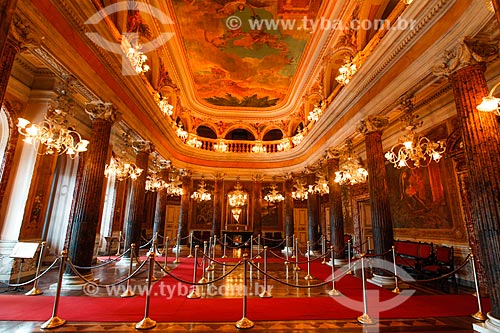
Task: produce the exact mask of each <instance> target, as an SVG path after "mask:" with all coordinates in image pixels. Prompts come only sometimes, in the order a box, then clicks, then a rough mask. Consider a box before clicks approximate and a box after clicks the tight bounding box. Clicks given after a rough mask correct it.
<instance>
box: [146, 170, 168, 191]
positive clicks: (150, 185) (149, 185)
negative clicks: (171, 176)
mask: <svg viewBox="0 0 500 333" xmlns="http://www.w3.org/2000/svg"><path fill="white" fill-rule="evenodd" d="M167 186H168V184H167V182H166V181H164V180H163V179H162V178H161V177H160V176H159V175H158V172H156V171H153V172H152V173H150V174H149V175H148V176H147V178H146V191H150V192H157V191H161V190H163V189H165V188H167Z"/></svg>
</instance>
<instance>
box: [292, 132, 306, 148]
mask: <svg viewBox="0 0 500 333" xmlns="http://www.w3.org/2000/svg"><path fill="white" fill-rule="evenodd" d="M303 139H304V134H303V131H301V130H300V129H298V131H297V134H295V135H294V136H293V137H292V143H293V145H294V146H298V145H299V144H300V143H301V142H302V140H303Z"/></svg>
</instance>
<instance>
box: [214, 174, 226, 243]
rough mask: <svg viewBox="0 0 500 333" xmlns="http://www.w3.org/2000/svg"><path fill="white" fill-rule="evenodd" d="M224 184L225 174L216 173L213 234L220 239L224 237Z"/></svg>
mask: <svg viewBox="0 0 500 333" xmlns="http://www.w3.org/2000/svg"><path fill="white" fill-rule="evenodd" d="M223 184H224V175H223V174H220V173H218V174H216V175H215V181H214V196H213V198H214V216H213V219H212V236H213V235H216V236H217V238H218V239H221V237H222V232H221V229H222V203H223V202H224V200H223V199H224V198H223V196H224V194H223V193H222V189H223Z"/></svg>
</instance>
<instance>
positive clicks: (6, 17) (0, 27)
mask: <svg viewBox="0 0 500 333" xmlns="http://www.w3.org/2000/svg"><path fill="white" fill-rule="evenodd" d="M16 6H17V0H5V1H2V2H1V3H0V55H1V54H2V53H3V50H4V47H5V44H6V43H7V42H8V41H7V36H8V35H9V31H10V27H11V23H12V19H13V18H14V11H15V10H16ZM2 97H3V95H2Z"/></svg>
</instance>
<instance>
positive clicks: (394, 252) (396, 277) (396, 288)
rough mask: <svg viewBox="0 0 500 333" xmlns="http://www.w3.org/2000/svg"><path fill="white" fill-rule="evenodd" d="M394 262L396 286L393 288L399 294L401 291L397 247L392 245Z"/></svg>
mask: <svg viewBox="0 0 500 333" xmlns="http://www.w3.org/2000/svg"><path fill="white" fill-rule="evenodd" d="M392 263H393V265H394V283H395V285H396V286H395V287H394V289H392V292H393V293H395V294H399V293H400V292H401V291H400V290H399V281H398V270H397V266H396V247H395V246H394V245H393V246H392Z"/></svg>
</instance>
